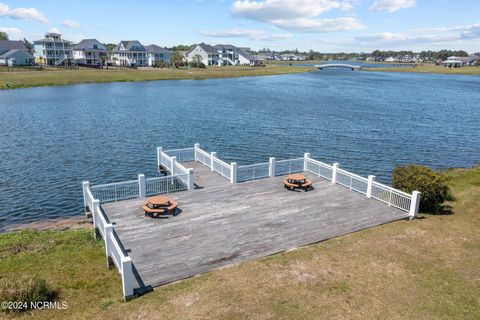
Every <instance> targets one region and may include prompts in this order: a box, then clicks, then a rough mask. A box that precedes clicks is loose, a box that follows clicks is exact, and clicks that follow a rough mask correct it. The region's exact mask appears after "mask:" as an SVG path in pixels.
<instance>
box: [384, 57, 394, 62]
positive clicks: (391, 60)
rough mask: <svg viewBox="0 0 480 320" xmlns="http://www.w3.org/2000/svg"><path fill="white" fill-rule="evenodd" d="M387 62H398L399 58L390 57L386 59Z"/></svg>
mask: <svg viewBox="0 0 480 320" xmlns="http://www.w3.org/2000/svg"><path fill="white" fill-rule="evenodd" d="M385 62H397V59H396V58H394V57H388V58H387V59H385Z"/></svg>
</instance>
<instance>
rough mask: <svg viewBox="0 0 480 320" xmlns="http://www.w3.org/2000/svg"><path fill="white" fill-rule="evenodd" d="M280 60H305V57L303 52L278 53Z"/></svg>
mask: <svg viewBox="0 0 480 320" xmlns="http://www.w3.org/2000/svg"><path fill="white" fill-rule="evenodd" d="M280 59H281V60H282V61H305V60H306V59H307V57H306V56H304V55H303V54H294V53H285V54H282V55H280Z"/></svg>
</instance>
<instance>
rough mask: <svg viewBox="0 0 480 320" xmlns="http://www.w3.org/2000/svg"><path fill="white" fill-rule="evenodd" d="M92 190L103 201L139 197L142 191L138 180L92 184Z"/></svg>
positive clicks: (96, 197)
mask: <svg viewBox="0 0 480 320" xmlns="http://www.w3.org/2000/svg"><path fill="white" fill-rule="evenodd" d="M90 190H91V191H92V194H93V196H94V197H95V199H98V200H100V202H101V203H104V202H111V201H118V200H125V199H132V198H138V197H139V192H140V190H139V184H138V180H130V181H123V182H116V183H107V184H100V185H96V186H92V187H91V188H90Z"/></svg>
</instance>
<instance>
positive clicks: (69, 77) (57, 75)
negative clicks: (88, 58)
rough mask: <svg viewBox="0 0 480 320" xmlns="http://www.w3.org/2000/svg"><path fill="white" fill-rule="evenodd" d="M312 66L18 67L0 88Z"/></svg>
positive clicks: (255, 72) (179, 77)
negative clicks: (33, 68) (205, 67)
mask: <svg viewBox="0 0 480 320" xmlns="http://www.w3.org/2000/svg"><path fill="white" fill-rule="evenodd" d="M313 70H314V68H313V67H298V66H267V67H248V66H238V67H210V68H207V69H173V68H168V69H153V70H135V69H132V70H125V69H123V70H112V69H109V70H107V69H103V70H60V71H18V72H1V73H0V90H8V89H19V88H29V87H42V86H62V85H72V84H80V83H105V82H136V81H154V80H188V79H193V80H202V79H211V78H234V77H248V76H267V75H280V74H291V73H302V72H308V71H313Z"/></svg>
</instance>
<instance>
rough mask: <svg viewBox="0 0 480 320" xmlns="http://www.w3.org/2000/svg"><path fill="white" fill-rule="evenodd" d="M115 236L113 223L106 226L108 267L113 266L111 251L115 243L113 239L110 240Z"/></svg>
mask: <svg viewBox="0 0 480 320" xmlns="http://www.w3.org/2000/svg"><path fill="white" fill-rule="evenodd" d="M112 237H113V225H112V224H111V223H109V224H107V225H106V226H105V239H103V240H104V241H105V255H106V256H107V268H108V269H110V268H111V267H112V260H111V258H110V251H111V246H112V245H113V243H112V241H111V240H110V239H111V238H112Z"/></svg>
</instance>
